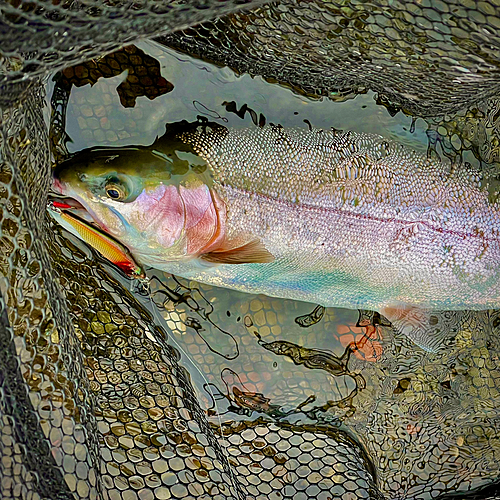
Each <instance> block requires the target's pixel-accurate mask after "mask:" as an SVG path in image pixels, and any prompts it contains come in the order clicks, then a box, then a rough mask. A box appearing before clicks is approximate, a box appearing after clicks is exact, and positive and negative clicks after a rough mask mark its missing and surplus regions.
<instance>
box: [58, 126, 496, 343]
mask: <svg viewBox="0 0 500 500" xmlns="http://www.w3.org/2000/svg"><path fill="white" fill-rule="evenodd" d="M179 145H182V146H179ZM179 149H180V150H183V149H184V150H185V151H188V153H186V152H182V151H179ZM144 150H145V151H146V150H147V151H149V152H150V154H152V155H154V156H155V158H158V157H160V158H161V157H165V158H166V164H165V167H161V166H160V167H159V166H158V165H155V167H154V169H155V170H154V171H155V172H156V173H155V175H156V177H154V182H153V181H151V182H150V185H154V184H155V183H156V184H158V183H164V182H165V183H168V182H173V181H172V180H173V179H174V178H175V175H174V174H172V175H170V174H169V176H168V179H170V180H168V181H163V180H158V178H157V170H158V168H160V169H161V168H165V169H167V170H168V169H170V170H172V158H173V157H174V158H176V160H175V161H177V163H179V158H181V159H184V160H185V159H186V158H188V160H189V155H193V156H194V157H196V158H198V159H201V160H202V163H203V169H204V174H203V176H204V179H205V180H203V182H204V183H205V184H206V185H207V189H208V190H209V191H210V193H211V196H212V199H213V200H218V201H217V203H215V205H216V206H217V207H219V210H218V211H217V212H218V213H219V216H218V219H217V220H218V221H219V222H218V224H219V226H221V225H223V226H224V227H223V229H224V231H225V237H226V238H227V241H230V242H238V241H240V242H241V244H242V245H244V244H245V242H248V241H250V240H252V241H258V242H259V244H260V245H261V246H262V247H263V248H264V249H265V251H266V252H268V253H269V254H270V255H272V257H273V261H272V262H269V261H266V260H265V259H264V260H263V261H261V262H259V261H257V262H255V261H252V259H250V260H249V261H245V259H242V260H241V261H240V262H242V263H238V264H234V263H233V262H235V261H234V260H228V261H227V262H231V263H225V261H224V259H222V258H219V260H218V261H217V265H214V263H213V261H212V262H208V263H207V262H206V260H203V259H200V258H199V257H200V255H188V254H187V253H186V248H189V244H187V246H186V244H184V243H183V244H179V245H177V246H176V245H172V246H171V247H170V248H169V249H168V252H167V253H162V250H161V245H158V243H157V241H156V242H155V243H154V244H153V243H152V239H151V238H152V235H151V234H150V233H151V232H150V233H148V231H145V230H142V231H137V230H132V229H133V227H132V226H133V223H132V222H131V220H132V219H131V215H130V214H131V212H133V211H134V210H135V212H137V211H138V210H143V211H145V210H148V209H149V208H144V207H150V206H151V203H149V202H148V203H149V204H148V205H144V206H142V207H139V205H138V206H137V208H134V209H132V208H131V207H132V205H130V204H129V205H130V206H128V207H125V205H127V203H121V204H120V203H117V202H116V201H114V200H107V199H106V197H105V196H103V195H102V194H99V193H97V194H96V192H95V189H94V194H93V195H92V196H87V195H86V192H85V189H86V187H87V185H86V184H85V182H80V183H79V184H78V183H76V184H78V189H77V187H75V185H76V184H75V183H73V184H72V183H71V181H66V182H63V183H62V184H64V185H65V186H66V188H65V189H63V190H61V192H63V191H65V193H64V194H68V195H69V196H73V197H75V198H76V199H78V200H79V201H80V202H81V203H82V204H83V205H84V206H85V207H86V208H87V209H88V210H89V211H90V212H91V213H93V214H94V216H95V214H97V216H95V218H96V222H98V223H100V224H101V226H103V227H105V228H107V229H109V230H112V228H113V223H112V222H110V221H109V220H108V221H105V220H104V219H105V217H104V215H102V216H100V214H101V213H102V214H104V212H103V210H101V209H102V206H103V205H105V206H106V209H107V210H108V211H107V212H106V213H111V212H113V214H114V215H113V217H115V218H116V217H118V218H119V219H120V224H121V226H122V227H121V233H120V234H114V236H115V237H117V238H119V239H120V240H121V241H122V242H123V243H124V244H125V245H126V246H128V247H129V248H130V250H131V251H132V253H133V254H134V256H135V257H136V258H137V259H138V261H139V262H141V263H142V264H145V265H151V266H152V267H155V268H158V269H162V270H165V271H168V272H171V273H173V274H177V275H180V276H183V277H185V278H191V279H195V280H198V281H200V282H204V283H208V284H212V285H216V286H223V287H229V288H233V289H237V290H241V291H245V292H252V293H263V294H267V295H270V296H276V297H282V298H290V299H296V300H303V301H308V302H314V303H317V304H321V305H323V306H333V307H346V308H351V309H355V308H365V309H372V310H378V311H380V312H382V313H383V314H385V315H386V316H388V317H389V319H391V320H392V321H393V323H396V324H399V325H400V328H399V329H401V330H403V331H405V333H407V334H408V335H410V336H411V337H412V338H414V339H415V340H416V341H417V343H419V344H420V345H423V346H427V345H428V342H427V341H426V339H425V337H426V335H427V334H426V333H425V330H426V328H425V325H424V323H425V322H426V321H427V320H428V319H429V315H428V313H426V314H422V313H421V312H422V311H427V312H428V311H437V310H461V309H489V308H498V307H500V236H499V235H500V205H499V203H498V201H496V202H492V201H491V200H490V199H489V195H488V192H487V191H486V190H484V189H483V188H482V187H481V184H480V179H479V176H478V174H477V173H475V172H473V171H471V170H470V169H468V168H467V167H465V166H458V167H457V166H453V165H448V164H445V163H442V162H439V161H435V160H431V159H428V158H426V157H425V156H423V155H421V154H418V153H416V152H414V151H410V150H408V149H407V148H405V147H403V146H401V145H399V144H397V143H395V142H393V141H389V140H386V139H384V138H383V137H381V136H377V135H369V134H356V133H354V132H341V131H336V130H333V129H332V130H317V129H316V130H315V129H312V130H303V129H297V130H295V129H284V128H282V127H280V126H274V125H269V126H265V127H263V128H254V129H245V130H233V129H227V128H225V127H222V126H220V125H216V124H209V123H198V124H187V123H186V122H183V123H181V124H180V125H178V126H177V127H176V126H172V125H171V126H168V127H167V133H166V134H165V135H164V136H163V137H161V138H160V139H158V140H157V141H156V142H155V143H154V144H153V145H151V146H150V147H149V148H144ZM115 153H116V154H113V155H112V156H110V158H112V160H110V161H109V162H108V161H107V162H106V163H104V162H101V165H100V166H99V161H97V162H94V166H93V169H94V170H91V171H89V170H88V168H87V170H85V168H84V167H83V166H82V162H79V160H78V157H75V158H73V159H72V163H71V166H70V167H65V168H64V167H63V168H62V169H59V172H61V171H64V170H65V169H66V170H68V169H76V170H78V172H79V173H78V175H79V178H80V179H81V178H82V173H83V172H84V171H85V172H86V173H85V174H84V176H83V177H93V176H94V177H95V174H96V172H97V173H100V172H106V171H112V172H113V173H114V174H113V175H115V174H116V173H117V172H118V174H119V175H122V174H123V175H129V176H130V175H131V169H133V168H135V171H136V174H137V176H139V177H141V168H140V166H139V165H135V166H133V167H131V166H130V165H129V164H127V160H126V156H125V155H126V153H125V152H123V154H122V153H121V152H120V151H119V149H117V150H115ZM85 154H86V157H87V158H88V156H89V155H90V156H92V151H90V152H86V153H85ZM141 154H142V153H141ZM115 158H118V159H117V160H115ZM175 161H174V163H175ZM169 162H170V163H169ZM83 163H85V162H83ZM87 163H88V162H87ZM191 163H192V162H191ZM195 163H196V162H195ZM192 168H193V169H194V168H195V167H192ZM196 168H197V169H198V170H199V169H200V166H199V165H197V166H196ZM181 170H182V169H181ZM198 170H197V172H198ZM151 172H153V170H151V169H149V170H145V171H144V172H143V173H142V180H141V182H142V184H141V187H140V189H143V191H142V192H141V196H146V193H147V192H148V191H147V189H148V188H147V187H142V186H143V184H144V182H145V181H144V179H150V178H151V175H152V174H151ZM178 173H179V172H178ZM181 174H182V175H187V174H185V173H179V175H180V177H182V175H181ZM100 175H101V174H100ZM105 175H107V174H102V175H101V177H102V176H105ZM56 177H57V175H56ZM59 177H60V178H62V177H64V175H63V176H59ZM59 177H57V178H58V179H59ZM139 177H138V178H139ZM206 179H209V180H206ZM198 181H199V180H198ZM58 182H59V180H58ZM175 182H177V184H179V183H180V184H179V185H182V180H177V181H175ZM199 182H201V181H199ZM94 184H95V183H94ZM132 184H134V185H138V184H140V183H139V181H138V180H137V179H136V180H135V181H134V182H132ZM186 185H187V184H186ZM59 186H61V183H59ZM183 189H185V188H182V187H179V192H180V193H181V194H182V190H183ZM141 196H139V197H138V198H137V200H140V199H141ZM155 196H156V198H154V199H155V200H159V197H158V195H155ZM189 199H192V198H189ZM134 200H135V198H134ZM133 203H138V202H136V201H133ZM158 203H159V201H158ZM183 203H184V205H186V203H187V202H186V198H183ZM222 206H223V207H224V216H223V217H221V216H220V213H221V210H220V207H222ZM183 210H185V211H186V210H187V209H186V207H185V208H184V209H183ZM155 213H156V212H155ZM100 217H101V220H100ZM156 219H158V217H157V216H156ZM156 219H155V220H156ZM134 220H135V219H134ZM184 220H187V219H186V218H185V219H184ZM221 221H222V222H221ZM147 227H152V226H151V225H149V226H147ZM155 227H158V226H155ZM130 228H132V229H130ZM153 232H154V231H153ZM132 233H133V236H132ZM176 234H177V233H176ZM179 234H180V233H179ZM183 234H184V233H183ZM141 238H142V239H143V240H144V241H139V240H140V239H141ZM148 241H149V243H148ZM179 241H180V240H179ZM155 245H156V246H155ZM153 247H154V248H155V250H154V251H153V250H151V249H152V248H153ZM235 247H237V244H232V248H233V250H231V251H232V252H233V253H234V248H235ZM175 252H177V253H175ZM247 253H248V252H247ZM219 255H224V254H219ZM201 257H203V256H201ZM209 260H210V259H209ZM255 260H258V259H255ZM270 260H271V259H270ZM416 311H417V313H415V312H416ZM398 322H399V323H398Z"/></svg>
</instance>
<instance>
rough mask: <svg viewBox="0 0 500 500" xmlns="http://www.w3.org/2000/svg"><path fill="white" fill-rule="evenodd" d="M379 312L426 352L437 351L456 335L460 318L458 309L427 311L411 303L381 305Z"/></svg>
mask: <svg viewBox="0 0 500 500" xmlns="http://www.w3.org/2000/svg"><path fill="white" fill-rule="evenodd" d="M380 313H381V314H383V315H384V316H385V317H386V318H387V319H388V320H389V321H390V322H391V324H392V326H393V328H394V329H395V330H396V331H398V332H400V333H402V334H404V335H406V336H407V337H408V338H410V339H411V340H412V341H413V342H415V344H417V345H418V346H420V347H421V348H422V349H424V350H425V351H428V352H437V351H438V350H439V349H440V348H441V347H443V346H445V345H446V344H447V341H448V340H449V339H451V338H454V337H455V336H456V334H457V332H458V326H459V325H460V318H461V313H460V312H458V311H429V310H427V309H423V308H420V307H417V306H411V305H394V306H387V307H383V308H382V309H381V310H380Z"/></svg>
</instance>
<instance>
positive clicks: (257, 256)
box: [200, 240, 274, 264]
mask: <svg viewBox="0 0 500 500" xmlns="http://www.w3.org/2000/svg"><path fill="white" fill-rule="evenodd" d="M200 259H202V260H204V261H206V262H212V263H213V264H257V263H262V264H263V263H267V262H273V261H274V256H273V255H272V254H271V253H270V252H268V251H267V250H266V248H265V247H264V245H263V244H262V242H261V241H260V240H252V241H250V242H249V243H246V244H245V245H242V246H241V247H237V248H231V249H230V250H223V251H218V252H215V251H214V252H208V253H206V254H203V255H201V256H200Z"/></svg>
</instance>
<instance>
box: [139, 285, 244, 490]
mask: <svg viewBox="0 0 500 500" xmlns="http://www.w3.org/2000/svg"><path fill="white" fill-rule="evenodd" d="M140 282H141V285H142V286H143V289H144V292H145V293H147V296H148V300H149V303H150V304H151V309H152V314H153V319H154V321H155V322H156V324H157V325H164V324H165V319H164V318H163V317H161V316H160V313H159V312H158V310H157V307H156V304H155V302H154V300H153V297H152V294H151V289H150V286H149V282H150V278H148V277H146V278H144V279H140ZM166 331H167V338H170V340H172V342H173V343H174V344H175V345H176V346H177V349H178V350H179V351H180V352H181V353H182V354H183V355H184V357H185V358H186V359H188V360H191V358H190V356H189V355H188V354H187V352H186V351H185V350H184V349H183V348H182V347H181V346H180V345H179V343H178V342H177V340H176V339H175V337H174V333H173V332H172V334H171V335H168V330H166ZM191 364H192V365H193V367H194V369H195V370H196V371H197V372H198V373H199V374H200V375H201V378H202V379H203V380H204V381H205V385H204V388H205V389H206V390H207V391H208V392H209V393H210V396H211V397H212V401H213V403H214V406H215V409H216V411H217V420H218V422H219V430H220V436H221V438H224V432H223V429H222V419H221V417H220V411H219V408H218V406H217V402H216V399H215V394H214V392H213V391H212V388H211V384H210V382H209V381H208V379H207V378H206V377H205V375H204V374H203V372H202V371H201V369H200V368H199V367H198V366H197V365H196V364H195V362H194V361H193V362H191ZM219 443H220V441H219ZM220 447H221V449H222V450H223V455H224V456H225V458H226V460H227V464H228V468H229V471H230V474H231V477H232V479H233V483H234V488H235V490H236V492H237V485H238V483H237V481H236V476H235V474H234V472H233V467H232V465H231V462H230V461H229V453H228V452H227V450H226V447H225V446H223V445H222V444H220Z"/></svg>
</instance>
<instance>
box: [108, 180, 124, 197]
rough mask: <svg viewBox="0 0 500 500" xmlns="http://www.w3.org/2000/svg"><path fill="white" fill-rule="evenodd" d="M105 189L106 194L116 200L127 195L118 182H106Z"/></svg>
mask: <svg viewBox="0 0 500 500" xmlns="http://www.w3.org/2000/svg"><path fill="white" fill-rule="evenodd" d="M105 190H106V194H107V196H108V197H109V198H111V199H113V200H116V201H121V200H124V199H125V198H126V197H127V193H126V192H125V189H123V187H122V186H120V185H119V184H115V183H109V184H106V188H105Z"/></svg>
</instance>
